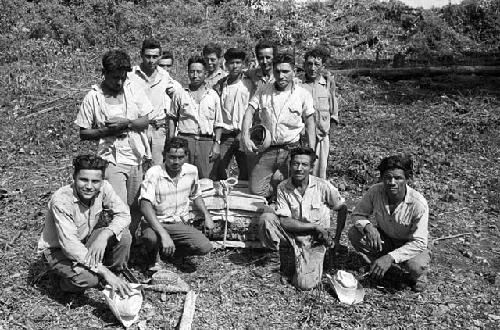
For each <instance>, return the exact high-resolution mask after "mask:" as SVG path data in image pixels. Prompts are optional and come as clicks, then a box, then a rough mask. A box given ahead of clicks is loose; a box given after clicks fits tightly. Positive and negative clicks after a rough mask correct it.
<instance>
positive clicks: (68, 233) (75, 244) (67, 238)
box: [49, 202, 89, 267]
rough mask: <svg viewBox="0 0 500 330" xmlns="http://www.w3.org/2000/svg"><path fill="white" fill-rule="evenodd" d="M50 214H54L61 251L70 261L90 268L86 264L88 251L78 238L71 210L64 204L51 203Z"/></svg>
mask: <svg viewBox="0 0 500 330" xmlns="http://www.w3.org/2000/svg"><path fill="white" fill-rule="evenodd" d="M49 212H51V213H52V216H53V219H54V224H55V227H56V231H57V238H58V240H59V245H60V246H61V250H62V251H63V252H64V254H65V255H66V256H67V257H68V258H69V259H71V260H74V261H76V262H78V263H80V264H82V265H84V266H87V267H89V265H88V264H87V263H85V256H86V255H87V252H88V250H87V248H86V247H85V245H84V244H83V243H82V242H81V241H80V239H79V238H78V228H77V227H76V225H75V222H74V220H73V212H72V211H71V208H69V207H65V205H64V203H57V202H54V203H52V202H51V204H50V205H49Z"/></svg>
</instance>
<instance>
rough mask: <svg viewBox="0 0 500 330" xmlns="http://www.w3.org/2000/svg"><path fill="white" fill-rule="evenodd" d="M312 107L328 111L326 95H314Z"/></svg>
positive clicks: (328, 105)
mask: <svg viewBox="0 0 500 330" xmlns="http://www.w3.org/2000/svg"><path fill="white" fill-rule="evenodd" d="M315 101H316V102H315V104H314V108H315V109H316V111H328V112H329V110H330V103H329V102H328V96H318V97H316V100H315Z"/></svg>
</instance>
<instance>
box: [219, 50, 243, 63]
mask: <svg viewBox="0 0 500 330" xmlns="http://www.w3.org/2000/svg"><path fill="white" fill-rule="evenodd" d="M246 57H247V56H246V53H245V51H244V50H243V49H240V48H229V49H228V50H227V51H226V53H225V54H224V59H225V60H226V61H230V60H233V59H238V60H242V61H245V59H246Z"/></svg>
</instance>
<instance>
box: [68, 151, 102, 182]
mask: <svg viewBox="0 0 500 330" xmlns="http://www.w3.org/2000/svg"><path fill="white" fill-rule="evenodd" d="M107 166H108V162H107V161H105V160H104V159H102V158H101V157H99V156H97V155H93V154H86V155H79V156H76V157H75V158H74V159H73V177H76V175H77V174H78V172H80V171H81V170H98V171H101V172H102V176H103V177H104V171H106V167H107Z"/></svg>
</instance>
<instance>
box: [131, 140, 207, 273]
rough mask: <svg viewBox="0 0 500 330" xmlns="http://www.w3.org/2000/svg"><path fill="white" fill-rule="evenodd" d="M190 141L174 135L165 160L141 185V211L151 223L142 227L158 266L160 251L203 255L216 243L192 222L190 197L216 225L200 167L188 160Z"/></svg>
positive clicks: (151, 170)
mask: <svg viewBox="0 0 500 330" xmlns="http://www.w3.org/2000/svg"><path fill="white" fill-rule="evenodd" d="M187 145H188V144H187V141H186V140H185V139H182V138H177V137H174V138H172V139H170V140H169V141H167V143H166V144H165V149H164V151H163V156H164V157H163V158H164V162H165V163H164V164H162V165H156V166H153V167H151V168H150V169H149V170H148V171H147V172H146V175H145V178H144V181H143V182H142V185H141V194H140V197H139V200H140V203H141V211H142V213H143V214H144V217H145V218H146V221H147V223H146V224H144V226H143V228H142V241H143V243H144V244H145V247H146V249H147V250H148V256H150V257H151V260H148V263H149V266H152V267H151V268H150V269H151V270H157V269H158V267H159V264H157V262H158V261H159V260H158V252H159V253H160V254H161V255H163V256H174V257H180V258H182V257H185V256H187V255H203V254H207V253H208V252H210V251H211V250H212V243H210V241H209V240H208V238H207V237H206V236H205V235H203V233H202V232H201V231H199V230H198V229H196V228H194V227H193V226H190V225H188V223H189V222H190V220H192V219H190V217H189V201H190V200H191V201H193V203H194V205H195V207H196V208H197V209H198V210H199V211H200V212H202V213H203V215H204V217H205V223H204V225H205V228H207V229H208V230H210V229H212V228H213V227H214V223H213V221H212V217H211V215H210V213H209V212H208V210H207V208H206V206H205V203H204V202H203V198H202V197H201V189H200V186H199V183H198V169H197V168H196V166H194V165H191V164H188V163H185V161H186V159H187V154H188V152H189V150H188V147H187Z"/></svg>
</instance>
